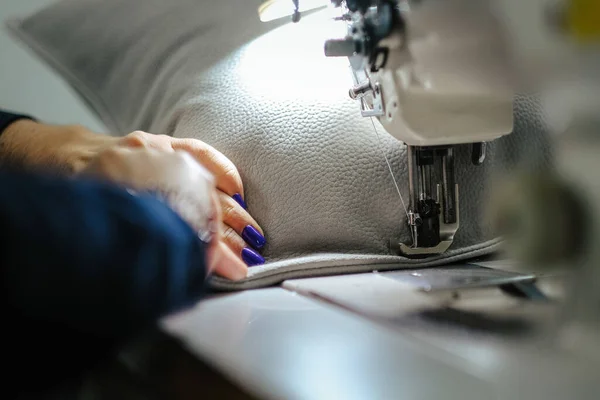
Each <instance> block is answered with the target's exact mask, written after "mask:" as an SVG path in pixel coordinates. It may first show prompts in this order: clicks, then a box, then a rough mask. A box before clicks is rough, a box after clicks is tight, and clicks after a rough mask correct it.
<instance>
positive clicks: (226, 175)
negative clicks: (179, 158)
mask: <svg viewBox="0 0 600 400" xmlns="http://www.w3.org/2000/svg"><path fill="white" fill-rule="evenodd" d="M171 146H172V147H173V149H175V150H185V151H187V152H188V153H190V154H191V155H192V156H193V157H194V158H195V159H196V160H197V161H198V162H199V163H200V164H202V165H203V166H204V167H205V168H206V169H208V170H209V171H210V172H211V173H212V174H213V175H214V177H215V181H216V185H217V188H218V189H219V190H221V191H223V192H225V193H227V194H228V195H229V196H234V195H236V194H239V195H240V196H241V197H242V198H243V197H244V186H243V184H242V178H241V177H240V174H239V172H238V170H237V168H236V167H235V165H234V164H233V162H231V160H230V159H229V158H227V157H226V156H225V155H224V154H223V153H221V152H220V151H218V150H217V149H215V148H214V147H212V146H210V145H208V144H206V143H204V142H202V141H200V140H197V139H173V140H172V142H171Z"/></svg>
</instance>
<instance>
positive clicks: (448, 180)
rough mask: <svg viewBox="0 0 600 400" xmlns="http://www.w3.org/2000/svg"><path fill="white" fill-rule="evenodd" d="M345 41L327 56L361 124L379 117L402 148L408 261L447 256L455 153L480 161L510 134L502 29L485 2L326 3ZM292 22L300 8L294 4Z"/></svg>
mask: <svg viewBox="0 0 600 400" xmlns="http://www.w3.org/2000/svg"><path fill="white" fill-rule="evenodd" d="M331 3H332V6H333V7H335V9H337V10H339V15H338V16H337V17H336V18H335V19H336V20H337V21H340V22H341V23H346V24H347V35H346V37H343V38H333V39H331V40H327V41H326V43H325V54H326V55H327V56H330V57H348V59H349V61H350V66H351V72H352V76H353V78H354V81H355V86H354V87H352V88H350V90H349V95H350V97H351V98H353V99H356V100H357V101H358V102H359V103H360V107H361V113H362V115H363V116H364V117H368V118H373V117H376V118H378V120H379V122H380V123H381V124H382V125H383V127H384V128H385V129H386V131H387V132H388V133H390V134H391V135H393V136H394V137H396V138H397V139H399V140H400V141H402V142H404V143H406V145H407V154H408V158H407V159H408V171H409V182H408V183H409V189H410V199H409V201H408V206H407V210H406V211H407V220H408V225H409V228H410V231H411V234H412V243H411V244H405V243H400V244H399V247H400V251H401V252H402V253H403V254H404V255H406V256H425V255H433V254H439V253H443V252H444V251H446V250H447V249H448V248H449V247H450V245H451V244H452V241H453V239H454V235H455V233H456V231H457V230H458V228H459V194H458V185H457V184H456V178H455V175H454V170H455V168H454V162H455V161H454V148H453V147H454V146H455V145H457V144H467V143H470V144H472V162H473V164H475V165H479V164H481V163H483V162H484V159H485V150H486V142H489V141H491V140H495V139H497V138H499V137H501V136H503V135H506V134H508V133H510V132H511V131H512V126H513V108H512V99H513V95H512V90H511V84H510V76H509V72H508V71H509V69H508V68H506V64H507V57H506V56H505V51H504V49H503V47H502V43H503V40H502V37H501V33H500V32H501V30H500V29H499V27H498V24H497V22H496V20H495V18H494V16H493V13H492V12H491V11H490V9H489V4H488V2H487V1H480V0H452V1H408V0H331ZM294 5H295V13H294V21H298V20H299V19H300V18H299V17H300V14H299V11H298V7H299V4H298V1H294Z"/></svg>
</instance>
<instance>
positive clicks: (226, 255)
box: [209, 241, 248, 281]
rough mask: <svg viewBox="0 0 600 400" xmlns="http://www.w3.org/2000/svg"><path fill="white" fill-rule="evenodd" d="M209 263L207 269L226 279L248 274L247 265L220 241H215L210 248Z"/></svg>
mask: <svg viewBox="0 0 600 400" xmlns="http://www.w3.org/2000/svg"><path fill="white" fill-rule="evenodd" d="M211 264H212V265H211V266H210V268H209V269H210V270H212V271H214V273H215V275H219V276H221V277H223V278H226V279H231V280H234V281H238V280H240V279H244V278H245V277H246V276H247V274H248V267H246V265H245V264H244V262H243V261H242V260H241V259H240V258H239V257H238V256H236V255H235V254H234V253H233V251H232V250H231V249H230V248H229V247H227V245H226V244H225V243H224V242H222V241H218V242H217V243H215V247H214V248H213V249H212V256H211Z"/></svg>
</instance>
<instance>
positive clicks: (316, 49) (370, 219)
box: [11, 0, 551, 290]
mask: <svg viewBox="0 0 600 400" xmlns="http://www.w3.org/2000/svg"><path fill="white" fill-rule="evenodd" d="M259 3H260V1H243V2H237V1H234V0H222V1H220V2H199V1H183V0H176V1H170V2H168V4H167V2H163V1H158V0H150V1H147V2H144V3H142V4H140V3H137V4H139V5H136V7H135V8H132V6H131V1H125V0H104V1H99V0H88V1H85V2H71V1H63V2H59V3H58V4H57V5H55V6H52V7H50V8H48V9H46V10H44V11H42V12H40V13H38V14H36V15H35V16H33V17H31V18H29V19H26V20H24V21H22V22H20V23H13V24H12V25H11V26H12V28H13V32H15V33H16V35H17V36H18V37H20V38H21V39H22V40H23V41H24V42H26V43H28V44H29V45H30V47H31V48H33V49H34V50H35V51H36V52H37V53H38V54H39V55H41V56H42V57H43V58H44V59H46V61H48V62H49V63H50V64H51V65H53V66H54V67H55V68H57V70H59V72H61V73H62V74H63V76H65V77H66V79H68V80H69V82H70V83H71V84H72V85H74V87H75V88H76V89H77V90H78V91H79V92H80V93H81V94H82V95H83V96H84V98H85V100H86V101H87V102H88V103H89V104H90V105H91V106H92V108H93V109H94V110H96V112H98V114H99V115H100V117H101V118H102V119H103V121H105V123H107V125H108V126H109V128H112V129H113V130H115V131H120V132H129V131H131V130H135V129H142V130H147V131H150V132H154V133H166V134H170V135H173V136H176V137H194V138H198V139H201V140H203V141H205V142H207V143H209V144H211V145H213V146H214V147H215V148H217V149H219V150H220V151H221V152H223V153H224V154H225V155H226V156H227V157H229V158H230V159H231V160H232V161H233V162H234V163H235V164H236V166H237V167H238V169H239V171H240V173H241V175H242V179H243V181H244V187H245V192H246V193H245V194H246V202H247V204H248V207H249V212H250V213H251V214H252V215H253V216H254V217H255V218H256V220H257V221H258V222H259V223H260V224H261V226H262V227H263V228H264V230H265V233H266V238H267V246H266V247H265V249H264V255H265V256H266V258H267V261H268V262H267V264H265V265H263V266H259V267H252V268H251V269H250V271H249V275H248V277H247V279H246V280H244V281H242V282H230V281H227V280H224V279H220V278H214V279H213V280H212V283H213V285H214V286H215V287H216V288H219V289H224V290H236V289H248V288H256V287H261V286H266V285H271V284H276V283H278V282H281V281H282V280H284V279H289V278H297V277H308V276H317V275H327V274H341V273H353V272H364V271H370V270H374V269H377V270H383V269H398V268H406V267H413V268H414V267H417V266H423V267H425V266H433V265H442V264H444V263H448V262H451V261H459V260H464V259H468V258H472V257H477V256H481V255H484V254H489V253H491V252H493V251H495V250H496V249H497V248H498V244H499V240H498V239H496V238H494V237H493V234H492V232H490V230H489V225H488V222H487V221H486V220H485V218H484V214H485V206H486V195H487V194H488V192H489V189H490V184H493V182H495V179H494V177H495V176H496V175H497V174H502V173H506V172H508V171H510V170H511V168H514V167H515V166H516V165H518V164H519V163H530V164H531V165H534V166H537V167H544V166H547V165H548V164H549V163H550V155H551V154H550V149H549V144H548V139H547V137H546V130H545V124H544V116H543V113H542V111H541V108H540V106H539V103H538V102H537V101H536V99H535V98H534V97H527V96H520V97H517V99H516V101H515V130H514V132H513V134H511V135H509V136H507V137H505V138H502V139H500V140H498V141H496V142H494V143H492V144H490V145H489V146H488V153H487V158H486V162H485V163H484V164H483V165H481V166H473V165H472V164H471V162H470V157H471V154H470V146H458V147H457V150H456V176H457V183H458V184H459V193H460V225H461V226H460V229H459V231H458V233H457V235H456V236H455V241H454V244H453V245H452V247H451V249H450V250H449V251H448V252H446V253H445V254H442V255H439V256H435V257H430V258H426V259H421V260H410V259H407V258H404V257H401V256H398V255H395V253H394V251H393V246H390V243H397V242H399V241H403V242H410V234H409V232H408V228H407V224H406V215H405V210H404V208H403V206H402V203H401V201H400V199H399V197H398V193H397V192H396V189H395V187H394V184H393V181H392V179H391V176H390V173H389V171H388V167H387V165H386V161H385V159H384V156H383V152H385V154H387V156H388V158H389V160H390V162H391V166H392V169H393V171H394V175H395V177H396V179H397V181H398V183H399V185H400V189H401V192H402V195H403V197H404V199H408V177H407V167H406V154H405V146H404V145H403V144H402V143H400V142H398V141H397V140H396V139H394V138H392V137H391V136H390V135H389V134H387V133H386V132H385V131H384V130H383V128H382V127H381V126H380V125H379V123H378V122H377V121H376V120H374V121H373V122H372V121H371V120H370V119H369V118H363V117H361V115H360V111H359V105H358V103H356V102H355V101H353V100H351V99H349V98H348V94H347V93H348V88H349V87H350V85H351V84H352V80H351V78H350V72H349V69H348V66H347V65H348V63H347V60H345V59H328V58H326V57H325V56H324V55H323V41H324V39H326V38H329V36H330V35H331V33H332V32H331V31H330V30H329V28H328V25H327V24H324V22H325V21H324V17H323V16H322V15H320V14H315V15H311V16H306V17H305V18H303V20H302V21H301V22H300V23H299V24H283V23H282V21H275V22H273V23H266V24H265V23H260V22H259V21H258V18H257V16H256V15H257V14H256V9H257V5H258V4H259ZM109 14H110V15H111V18H112V19H111V24H110V25H111V29H110V30H109V31H107V30H106V29H105V27H104V26H103V25H101V23H100V21H98V19H99V18H101V17H100V16H101V15H105V16H107V15H109ZM78 18H79V19H84V20H85V21H84V22H82V23H79V24H75V22H76V21H77V20H78ZM286 21H287V20H286ZM50 23H52V24H54V28H55V27H57V26H59V27H60V29H58V32H55V31H54V30H53V28H52V27H51V26H50ZM61 23H62V25H61ZM69 24H70V25H71V29H70V31H71V32H70V33H69V34H67V29H65V30H64V32H63V31H62V30H63V28H62V27H63V26H64V25H69ZM51 32H54V33H51ZM61 32H62V34H61ZM49 35H50V36H52V38H49ZM76 36H78V37H79V39H77V40H75V39H69V38H73V37H76ZM60 39H63V43H61V42H60ZM73 40H75V42H76V43H75V42H73ZM64 41H66V42H67V43H64ZM69 42H70V43H69ZM76 44H79V45H76ZM69 45H70V46H71V48H70V49H69V48H67V47H66V46H69ZM83 60H85V62H84V61H83ZM457 118H460V116H459V115H458V116H457ZM374 127H375V129H376V130H377V132H378V135H379V139H378V136H377V134H376V132H375V131H374ZM533 149H535V150H536V151H535V153H536V154H537V155H536V158H535V159H532V158H531V153H533V151H532V150H533Z"/></svg>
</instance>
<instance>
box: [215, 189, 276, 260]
mask: <svg viewBox="0 0 600 400" xmlns="http://www.w3.org/2000/svg"><path fill="white" fill-rule="evenodd" d="M218 195H219V203H220V205H221V213H222V214H221V219H222V221H223V223H224V224H225V225H227V226H230V227H231V228H233V230H234V231H235V232H237V234H238V235H240V236H241V237H242V238H243V239H244V240H245V241H246V243H248V244H249V245H251V246H252V247H254V248H255V249H261V248H263V247H264V246H265V244H266V240H265V236H264V232H263V230H262V228H261V227H260V226H258V224H257V223H256V221H255V220H254V218H252V217H251V216H250V214H248V212H247V211H246V210H244V209H243V208H242V206H240V205H239V204H238V203H237V202H236V201H235V200H234V199H232V198H231V197H229V196H227V195H226V194H225V193H223V192H218Z"/></svg>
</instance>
